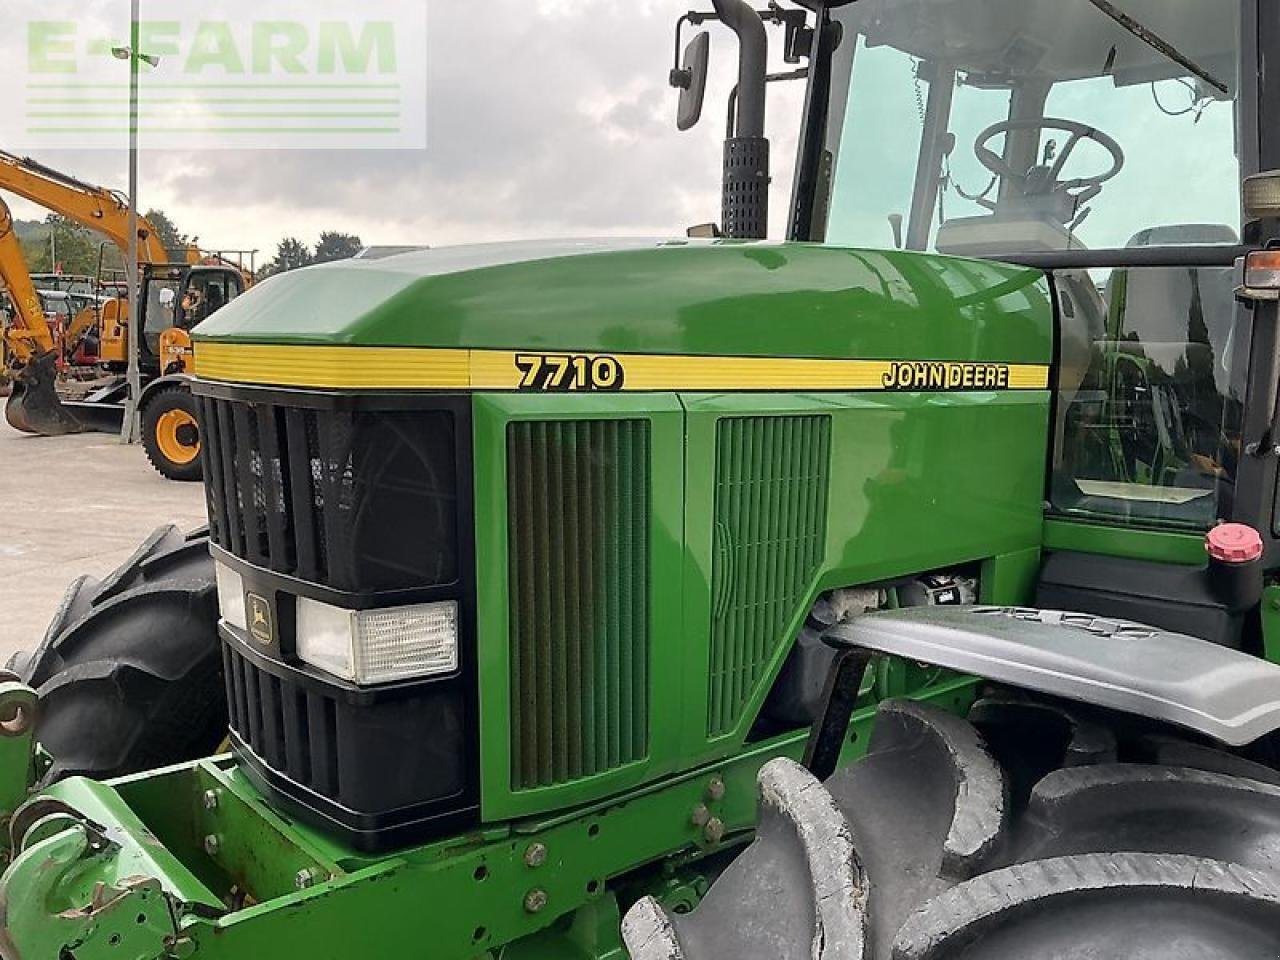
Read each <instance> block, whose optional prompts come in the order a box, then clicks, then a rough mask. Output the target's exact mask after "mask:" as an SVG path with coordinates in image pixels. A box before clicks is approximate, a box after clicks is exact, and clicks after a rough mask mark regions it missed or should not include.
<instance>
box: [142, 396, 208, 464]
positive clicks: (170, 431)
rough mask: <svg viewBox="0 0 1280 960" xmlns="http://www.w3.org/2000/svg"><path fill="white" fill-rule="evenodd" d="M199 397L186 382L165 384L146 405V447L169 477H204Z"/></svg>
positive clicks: (144, 420) (144, 422) (154, 460)
mask: <svg viewBox="0 0 1280 960" xmlns="http://www.w3.org/2000/svg"><path fill="white" fill-rule="evenodd" d="M199 416H200V415H199V408H198V407H197V405H196V398H195V397H193V396H192V395H191V391H190V390H188V389H187V388H186V387H185V386H181V385H179V384H172V385H171V386H167V387H161V388H159V389H158V390H156V392H155V393H154V394H152V395H151V396H150V397H149V398H147V401H146V403H145V404H144V406H143V407H142V416H141V422H142V423H141V429H142V449H143V450H144V451H146V454H147V459H148V460H149V461H151V465H152V466H153V467H155V468H156V472H157V473H159V474H160V476H162V477H164V478H165V479H166V480H180V481H197V480H202V479H204V467H203V465H202V464H201V462H200V424H199Z"/></svg>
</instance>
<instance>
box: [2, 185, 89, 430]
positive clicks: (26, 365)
mask: <svg viewBox="0 0 1280 960" xmlns="http://www.w3.org/2000/svg"><path fill="white" fill-rule="evenodd" d="M0 280H3V281H4V284H5V286H6V287H7V288H8V290H9V299H10V300H12V301H13V308H14V311H15V317H14V322H13V324H12V325H11V326H10V327H9V329H7V330H5V331H4V336H5V340H6V342H7V343H8V345H9V348H10V352H11V354H12V356H13V359H14V360H15V361H16V369H14V370H12V371H10V372H11V375H12V378H13V392H12V393H11V394H10V395H9V399H8V401H7V402H6V403H5V407H4V416H5V419H6V420H7V421H8V422H9V425H10V426H11V427H13V428H14V429H15V430H21V431H22V432H23V433H38V434H41V435H43V436H58V435H60V434H64V433H79V432H80V431H82V430H84V429H85V427H84V425H83V424H82V423H81V422H80V421H79V420H78V419H76V417H75V415H74V414H73V413H71V412H70V411H69V410H67V409H66V407H64V406H63V405H62V401H61V400H60V399H59V398H58V393H57V389H56V388H57V375H58V368H57V363H58V351H57V348H56V345H55V343H54V337H53V331H52V330H51V329H49V322H48V321H47V320H46V319H45V316H44V308H43V307H42V306H41V304H40V295H39V294H37V293H36V289H35V287H34V286H33V285H32V283H31V274H30V273H29V272H28V271H27V264H26V260H25V259H24V258H23V256H22V245H21V244H20V243H19V242H18V235H17V233H15V232H14V229H13V214H11V213H10V212H9V207H8V205H7V204H6V203H5V202H4V201H3V200H0Z"/></svg>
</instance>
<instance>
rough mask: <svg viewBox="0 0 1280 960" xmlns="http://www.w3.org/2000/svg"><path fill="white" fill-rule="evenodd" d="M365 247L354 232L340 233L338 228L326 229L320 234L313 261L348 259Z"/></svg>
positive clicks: (327, 261)
mask: <svg viewBox="0 0 1280 960" xmlns="http://www.w3.org/2000/svg"><path fill="white" fill-rule="evenodd" d="M363 249H364V244H363V243H362V242H361V241H360V238H359V237H357V236H356V235H355V234H354V233H340V232H339V231H337V230H326V231H325V232H324V233H322V234H320V240H319V242H318V243H317V244H316V252H315V256H314V257H313V258H312V262H313V263H330V262H332V261H334V260H346V259H348V258H350V257H354V256H355V255H356V254H357V253H359V252H360V251H361V250H363Z"/></svg>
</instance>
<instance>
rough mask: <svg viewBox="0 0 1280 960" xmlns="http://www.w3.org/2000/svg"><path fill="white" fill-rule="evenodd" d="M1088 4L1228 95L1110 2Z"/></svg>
mask: <svg viewBox="0 0 1280 960" xmlns="http://www.w3.org/2000/svg"><path fill="white" fill-rule="evenodd" d="M1089 2H1090V3H1092V4H1093V5H1094V6H1095V7H1097V8H1098V9H1099V10H1101V11H1102V12H1103V13H1105V14H1106V15H1107V16H1108V17H1110V18H1111V19H1112V20H1114V21H1115V22H1116V23H1118V24H1120V26H1122V27H1124V29H1125V30H1127V31H1129V33H1131V34H1133V35H1134V36H1135V37H1137V38H1138V39H1139V40H1141V41H1142V42H1143V43H1145V44H1146V45H1147V46H1148V47H1150V48H1151V49H1153V50H1156V51H1158V52H1159V53H1161V54H1163V55H1164V56H1166V57H1168V58H1169V59H1170V60H1172V61H1173V62H1174V63H1176V64H1178V66H1180V67H1183V68H1185V69H1187V70H1190V71H1191V72H1192V73H1194V74H1195V75H1196V76H1197V77H1199V78H1200V79H1201V80H1203V81H1204V82H1205V83H1207V84H1209V86H1211V87H1213V88H1214V89H1215V90H1218V91H1220V92H1221V93H1223V94H1224V95H1227V96H1229V95H1230V93H1231V91H1230V90H1228V89H1227V85H1226V84H1225V83H1223V82H1222V81H1221V80H1219V79H1218V78H1217V77H1215V76H1214V75H1213V74H1212V73H1210V72H1209V71H1208V70H1206V69H1205V68H1204V67H1202V66H1200V64H1198V63H1196V62H1195V61H1194V60H1192V59H1191V58H1190V57H1188V56H1186V55H1185V54H1183V53H1182V52H1181V51H1179V50H1178V48H1177V47H1175V46H1174V45H1173V44H1172V43H1170V42H1169V41H1168V40H1165V39H1163V38H1162V37H1159V36H1157V35H1156V34H1155V33H1153V32H1152V31H1151V30H1150V29H1148V28H1147V27H1145V26H1143V25H1142V24H1141V23H1139V22H1138V21H1137V20H1135V19H1133V17H1131V16H1129V15H1128V14H1127V13H1125V12H1124V11H1123V10H1121V9H1119V8H1118V7H1116V5H1115V4H1113V3H1111V2H1110V0H1089Z"/></svg>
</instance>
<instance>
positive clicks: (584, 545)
mask: <svg viewBox="0 0 1280 960" xmlns="http://www.w3.org/2000/svg"><path fill="white" fill-rule="evenodd" d="M649 448H650V444H649V423H648V421H645V420H580V421H566V422H532V423H513V424H511V426H510V427H509V430H508V434H507V486H508V492H507V496H508V500H507V509H508V537H509V543H508V548H507V549H508V557H509V567H510V569H509V587H508V592H509V596H510V604H511V613H510V625H509V630H510V644H511V646H510V651H511V740H512V771H511V772H512V782H513V783H514V784H515V785H516V788H517V789H524V788H530V787H539V786H548V785H552V784H557V783H563V782H565V781H568V780H574V779H577V778H579V777H585V776H590V775H592V774H596V773H601V772H603V771H606V770H611V769H614V768H616V767H619V766H622V765H623V764H627V763H631V762H633V761H636V760H639V759H642V758H643V757H644V756H645V753H646V751H647V749H648V746H647V745H648V706H649V704H648V690H649V682H648V672H649V595H648V582H649V510H650V507H649V504H650V491H649Z"/></svg>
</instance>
